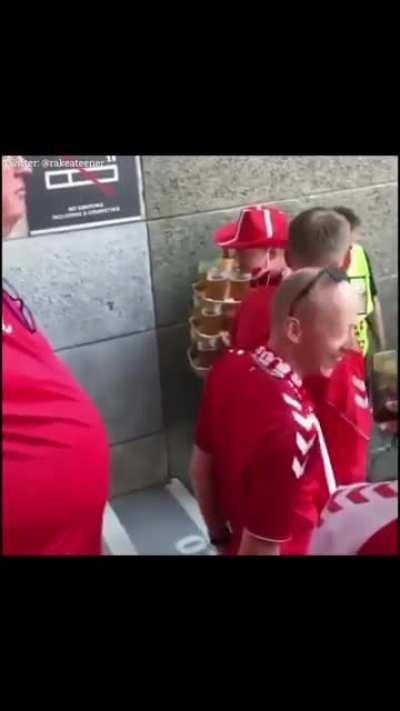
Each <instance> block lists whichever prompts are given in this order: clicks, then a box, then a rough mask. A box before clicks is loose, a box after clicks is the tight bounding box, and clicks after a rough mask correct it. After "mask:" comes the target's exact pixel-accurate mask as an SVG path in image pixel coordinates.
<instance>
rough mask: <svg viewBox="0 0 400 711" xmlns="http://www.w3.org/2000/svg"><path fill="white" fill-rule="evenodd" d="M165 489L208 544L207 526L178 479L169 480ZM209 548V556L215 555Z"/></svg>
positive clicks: (193, 499)
mask: <svg viewBox="0 0 400 711" xmlns="http://www.w3.org/2000/svg"><path fill="white" fill-rule="evenodd" d="M165 488H166V489H168V491H169V493H170V494H171V496H172V497H173V498H174V499H175V500H176V501H177V502H178V504H179V505H180V506H181V507H182V508H183V510H184V511H186V513H187V515H188V516H189V518H191V519H192V521H193V523H195V524H196V526H197V528H198V529H199V530H200V531H201V532H202V534H203V535H204V536H205V538H206V540H207V542H208V530H207V526H206V524H205V521H204V519H203V517H202V515H201V512H200V509H199V507H198V505H197V502H196V499H195V498H194V497H193V496H192V495H191V494H190V492H189V491H188V490H187V489H186V487H185V486H184V485H183V484H182V482H181V481H179V479H175V478H174V479H171V481H170V482H169V484H167V485H166V487H165ZM210 548H211V551H212V552H210V553H209V555H217V551H216V550H215V548H214V547H213V546H211V544H210Z"/></svg>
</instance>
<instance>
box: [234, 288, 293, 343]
mask: <svg viewBox="0 0 400 711" xmlns="http://www.w3.org/2000/svg"><path fill="white" fill-rule="evenodd" d="M280 282H281V279H279V280H278V281H276V282H274V283H272V284H267V285H263V284H262V283H261V284H260V283H259V282H256V283H255V284H254V286H253V288H252V289H250V290H249V292H248V293H247V294H246V296H245V298H244V299H243V301H242V303H241V305H240V307H239V309H238V313H237V316H236V319H235V322H234V325H233V329H232V346H233V347H234V348H242V349H243V350H247V351H251V350H255V349H256V348H257V347H258V346H261V345H265V343H266V342H267V340H268V338H269V331H270V313H271V301H272V297H273V295H274V294H275V291H276V289H277V288H278V286H279V284H280Z"/></svg>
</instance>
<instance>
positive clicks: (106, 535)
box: [103, 504, 138, 555]
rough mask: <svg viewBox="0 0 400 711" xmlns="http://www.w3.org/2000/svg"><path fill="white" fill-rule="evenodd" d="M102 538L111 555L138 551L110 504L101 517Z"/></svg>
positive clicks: (133, 553)
mask: <svg viewBox="0 0 400 711" xmlns="http://www.w3.org/2000/svg"><path fill="white" fill-rule="evenodd" d="M103 540H104V542H105V544H106V546H107V548H108V549H109V551H110V553H112V555H138V552H137V550H136V548H135V546H134V545H133V543H132V541H131V539H130V538H129V536H128V533H127V531H126V529H125V528H124V527H123V525H122V523H121V521H120V520H119V518H118V516H117V514H116V513H115V511H114V509H113V508H112V507H111V505H110V504H107V505H106V508H105V511H104V517H103Z"/></svg>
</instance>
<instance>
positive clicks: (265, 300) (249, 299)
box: [232, 285, 373, 505]
mask: <svg viewBox="0 0 400 711" xmlns="http://www.w3.org/2000/svg"><path fill="white" fill-rule="evenodd" d="M276 289H277V286H276V285H269V286H260V287H257V288H254V289H251V290H250V291H249V293H248V294H247V296H246V298H245V299H244V301H243V302H242V305H241V307H240V309H239V312H238V316H237V319H236V322H235V324H234V329H233V336H232V343H233V346H234V347H235V348H241V349H243V350H254V349H255V348H257V347H258V346H261V345H264V344H265V343H267V341H268V339H269V335H270V321H271V317H270V314H271V302H272V298H273V296H274V293H275V291H276ZM365 381H366V370H365V361H364V358H363V356H362V354H361V353H359V352H357V351H349V352H348V353H347V355H346V356H345V357H344V358H343V360H342V361H341V362H340V363H339V364H338V365H337V367H336V368H335V370H334V371H333V373H332V375H331V376H330V377H329V378H327V377H324V376H323V375H316V376H312V377H307V378H304V386H305V388H306V390H307V392H308V394H309V396H310V397H311V400H312V402H313V405H314V408H315V412H316V415H317V417H318V420H319V422H320V424H321V427H322V431H323V433H324V437H325V440H326V443H327V447H328V451H329V455H330V458H331V462H332V466H333V470H334V472H335V476H336V480H337V483H338V484H352V483H355V482H361V481H365V478H366V473H367V458H368V446H369V441H370V438H371V431H372V426H373V421H372V414H371V408H370V403H369V400H368V394H367V390H366V385H365ZM325 503H326V502H325V501H323V499H321V501H320V504H319V505H324V504H325Z"/></svg>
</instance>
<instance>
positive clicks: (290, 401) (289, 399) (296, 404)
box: [283, 393, 303, 412]
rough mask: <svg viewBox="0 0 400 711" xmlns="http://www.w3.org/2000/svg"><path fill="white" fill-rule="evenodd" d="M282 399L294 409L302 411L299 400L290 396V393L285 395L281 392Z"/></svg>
mask: <svg viewBox="0 0 400 711" xmlns="http://www.w3.org/2000/svg"><path fill="white" fill-rule="evenodd" d="M283 399H284V401H285V402H287V404H288V405H290V407H294V408H295V409H296V410H299V411H300V412H301V411H302V409H303V408H302V406H301V402H299V401H298V400H295V399H294V398H293V397H290V395H287V394H286V393H283Z"/></svg>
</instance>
